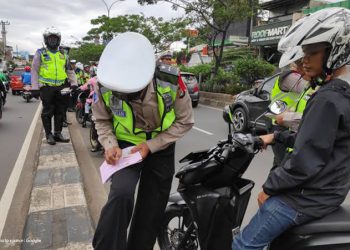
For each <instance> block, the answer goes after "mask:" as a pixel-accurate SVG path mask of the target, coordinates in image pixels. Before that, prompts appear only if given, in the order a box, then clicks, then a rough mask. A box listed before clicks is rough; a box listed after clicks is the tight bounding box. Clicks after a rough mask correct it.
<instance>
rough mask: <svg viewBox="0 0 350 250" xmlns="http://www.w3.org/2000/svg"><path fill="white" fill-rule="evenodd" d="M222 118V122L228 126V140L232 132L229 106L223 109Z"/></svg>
mask: <svg viewBox="0 0 350 250" xmlns="http://www.w3.org/2000/svg"><path fill="white" fill-rule="evenodd" d="M222 117H223V118H224V121H225V122H226V123H227V124H228V139H229V140H231V139H232V131H231V125H232V124H233V118H232V113H231V109H230V106H229V105H226V106H225V107H224V110H223V112H222Z"/></svg>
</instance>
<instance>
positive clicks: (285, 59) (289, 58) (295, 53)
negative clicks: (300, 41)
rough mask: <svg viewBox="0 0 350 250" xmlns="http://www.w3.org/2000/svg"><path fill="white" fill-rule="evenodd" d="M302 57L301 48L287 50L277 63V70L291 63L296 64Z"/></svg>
mask: <svg viewBox="0 0 350 250" xmlns="http://www.w3.org/2000/svg"><path fill="white" fill-rule="evenodd" d="M303 57H304V52H303V49H302V48H301V46H295V47H292V48H289V49H288V50H287V51H285V52H284V53H283V54H282V56H281V59H280V62H279V65H278V66H279V68H284V67H286V66H288V65H290V64H292V63H293V62H296V61H298V60H300V59H302V58H303Z"/></svg>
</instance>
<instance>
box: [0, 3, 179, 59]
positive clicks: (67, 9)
mask: <svg viewBox="0 0 350 250" xmlns="http://www.w3.org/2000/svg"><path fill="white" fill-rule="evenodd" d="M113 1H114V0H106V2H107V3H108V4H111V3H112V2H113ZM141 12H142V13H144V14H145V15H146V16H156V17H164V18H165V19H170V18H172V17H179V16H182V15H183V12H182V11H180V10H179V11H173V10H172V9H171V6H170V5H169V4H167V3H159V4H157V5H151V6H140V5H139V4H137V0H126V1H124V2H118V3H116V4H115V5H114V6H113V8H112V10H111V16H112V17H113V16H117V15H126V14H139V13H141ZM103 14H106V15H107V10H106V7H105V5H104V4H103V2H102V1H101V0H0V20H4V21H6V20H7V21H9V22H10V25H8V26H6V29H7V45H10V46H12V47H13V50H16V45H17V46H18V50H19V51H21V50H27V51H29V52H30V53H32V54H33V53H34V52H35V51H36V49H37V48H40V47H41V46H42V42H43V41H42V33H43V31H44V30H45V28H46V27H49V26H55V27H56V28H58V29H59V30H60V31H61V34H62V41H66V42H74V41H75V40H76V38H78V39H81V38H82V37H84V36H85V35H86V33H87V31H89V29H90V28H92V25H91V24H90V20H91V19H93V18H96V17H98V16H100V15H103ZM71 36H73V37H75V38H73V37H71Z"/></svg>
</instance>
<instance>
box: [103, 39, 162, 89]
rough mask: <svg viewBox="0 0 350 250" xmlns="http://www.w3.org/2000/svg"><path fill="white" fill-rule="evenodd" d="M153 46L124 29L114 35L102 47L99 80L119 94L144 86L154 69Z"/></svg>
mask: <svg viewBox="0 0 350 250" xmlns="http://www.w3.org/2000/svg"><path fill="white" fill-rule="evenodd" d="M155 65H156V60H155V54H154V48H153V46H152V44H151V43H150V41H149V40H148V39H147V38H146V37H145V36H143V35H141V34H139V33H135V32H126V33H122V34H120V35H118V36H117V37H115V38H113V39H112V40H111V41H110V42H109V43H108V44H107V46H106V48H105V49H104V50H103V52H102V55H101V58H100V61H99V64H98V68H97V78H98V81H99V82H100V83H101V84H102V85H103V86H104V87H106V88H108V89H110V90H112V91H116V92H120V93H125V94H129V93H135V92H138V91H140V90H142V89H144V88H145V87H146V86H147V85H148V84H149V83H150V82H151V80H152V78H153V75H154V71H155Z"/></svg>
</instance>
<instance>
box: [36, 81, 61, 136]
mask: <svg viewBox="0 0 350 250" xmlns="http://www.w3.org/2000/svg"><path fill="white" fill-rule="evenodd" d="M63 88H64V87H63V86H58V87H52V86H43V87H41V88H40V98H41V101H42V104H43V110H42V112H41V120H42V122H43V125H44V129H45V133H46V134H49V133H52V125H51V119H52V116H54V126H55V127H54V132H55V133H61V132H62V123H63V117H64V107H65V103H64V99H63V96H62V95H61V90H62V89H63Z"/></svg>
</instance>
